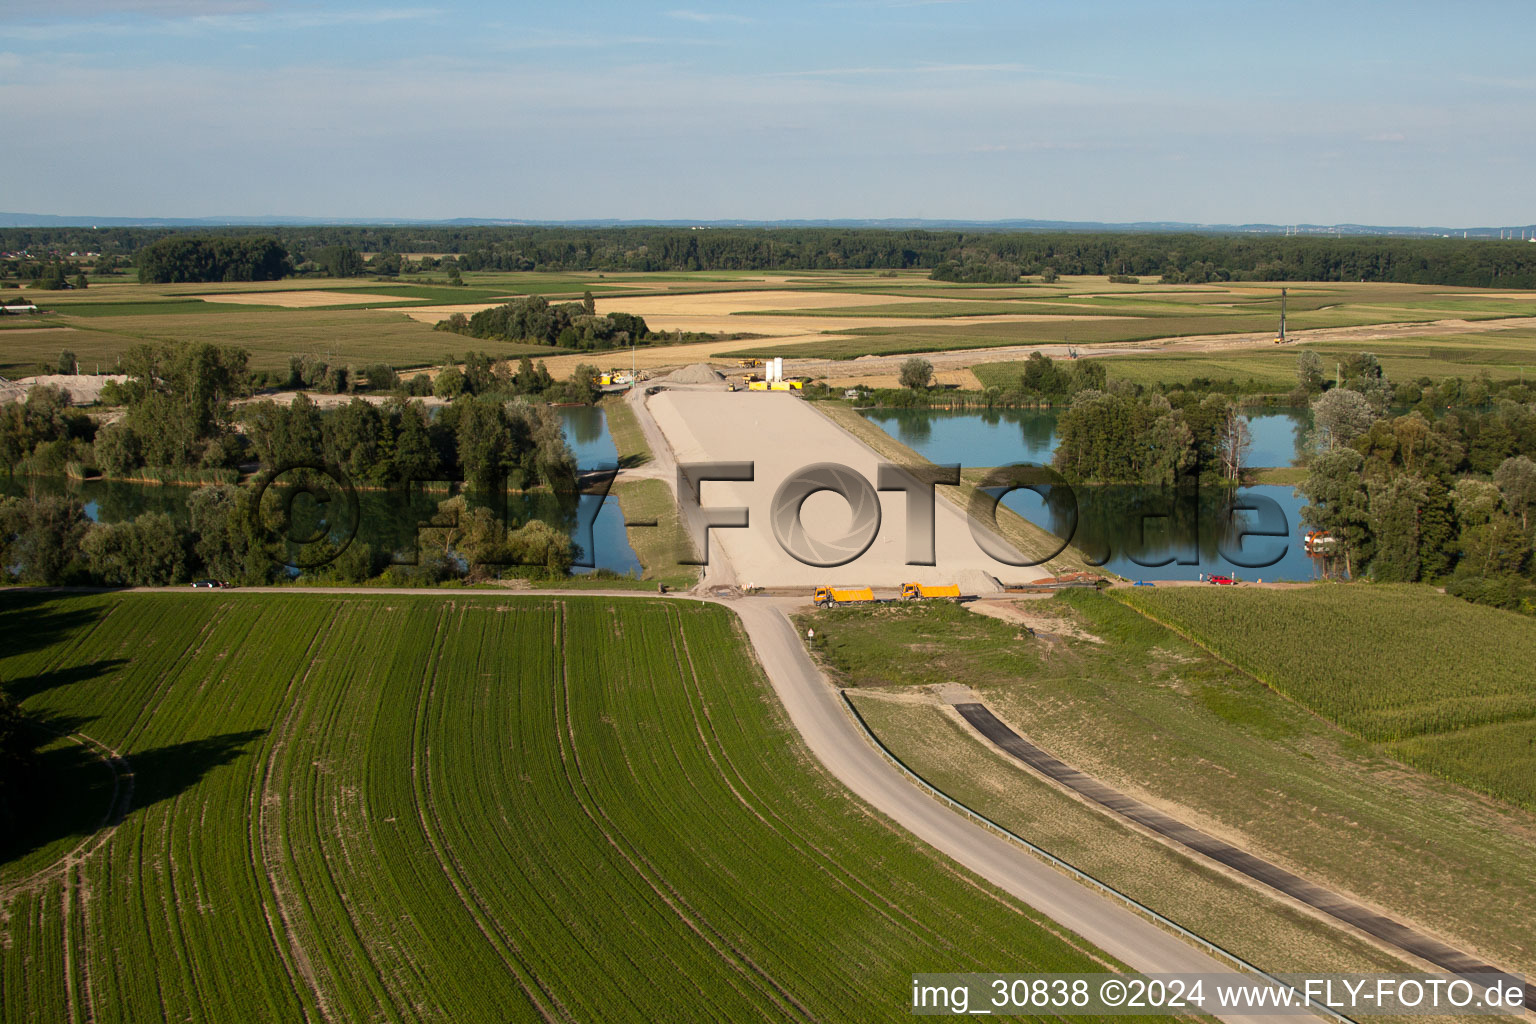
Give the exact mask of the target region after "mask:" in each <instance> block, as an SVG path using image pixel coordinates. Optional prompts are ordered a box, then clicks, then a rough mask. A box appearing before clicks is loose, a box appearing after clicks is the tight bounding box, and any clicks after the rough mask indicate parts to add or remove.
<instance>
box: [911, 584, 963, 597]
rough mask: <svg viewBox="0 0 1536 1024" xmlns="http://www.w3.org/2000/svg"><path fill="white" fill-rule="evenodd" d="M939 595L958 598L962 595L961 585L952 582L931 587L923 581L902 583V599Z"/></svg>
mask: <svg viewBox="0 0 1536 1024" xmlns="http://www.w3.org/2000/svg"><path fill="white" fill-rule="evenodd" d="M938 597H944V598H949V599H950V600H958V599H959V597H960V585H959V584H957V583H951V584H949V586H947V587H930V586H926V585H924V584H922V583H903V584H902V585H901V599H902V600H903V601H913V600H917V599H919V598H938Z"/></svg>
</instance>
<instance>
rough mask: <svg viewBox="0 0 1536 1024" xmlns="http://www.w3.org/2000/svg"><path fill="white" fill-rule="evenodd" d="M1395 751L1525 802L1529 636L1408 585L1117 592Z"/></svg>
mask: <svg viewBox="0 0 1536 1024" xmlns="http://www.w3.org/2000/svg"><path fill="white" fill-rule="evenodd" d="M1117 593H1118V594H1119V596H1120V597H1121V599H1122V600H1124V601H1125V602H1126V603H1127V604H1129V605H1131V606H1132V607H1134V608H1136V609H1138V610H1140V611H1142V612H1144V613H1145V614H1147V615H1150V616H1153V617H1154V618H1156V619H1158V620H1159V621H1162V622H1166V623H1168V624H1169V625H1171V626H1173V627H1174V628H1176V629H1178V630H1180V631H1181V632H1183V633H1185V634H1186V635H1188V636H1190V637H1192V638H1193V639H1195V640H1196V641H1197V642H1199V643H1200V644H1202V645H1204V646H1205V647H1207V648H1209V649H1210V650H1211V651H1213V652H1215V653H1216V654H1217V655H1219V656H1220V657H1222V658H1225V659H1226V660H1228V661H1230V662H1231V663H1232V664H1234V665H1236V666H1237V667H1238V668H1240V669H1242V670H1243V671H1245V672H1248V673H1250V674H1252V675H1254V676H1256V677H1258V678H1259V679H1261V680H1263V681H1264V682H1265V683H1267V684H1268V685H1269V686H1271V687H1273V688H1274V689H1276V690H1278V691H1279V692H1281V693H1283V694H1285V695H1286V696H1288V697H1291V698H1292V699H1294V700H1296V701H1299V702H1300V703H1302V704H1304V705H1305V706H1307V707H1309V708H1312V709H1313V710H1315V711H1317V712H1318V713H1319V714H1321V715H1323V716H1324V717H1325V718H1328V719H1331V720H1332V721H1335V722H1338V723H1339V724H1340V725H1342V726H1344V727H1345V728H1346V729H1349V730H1350V731H1352V732H1355V733H1357V734H1358V735H1360V736H1363V737H1365V738H1366V739H1370V740H1376V741H1380V742H1385V743H1388V744H1390V745H1391V749H1393V750H1394V751H1395V752H1396V753H1398V754H1399V756H1402V757H1404V758H1405V759H1406V760H1408V761H1410V762H1411V763H1415V764H1420V765H1422V766H1424V767H1425V768H1427V769H1429V770H1432V771H1435V772H1437V773H1439V774H1442V775H1446V776H1448V777H1450V778H1454V779H1456V780H1457V781H1460V782H1462V783H1464V784H1466V785H1469V786H1471V787H1473V788H1475V789H1479V790H1482V791H1483V792H1485V793H1489V794H1491V795H1493V796H1498V797H1503V798H1505V799H1507V800H1511V801H1513V802H1515V803H1520V804H1524V805H1525V806H1527V807H1533V808H1536V771H1533V770H1532V769H1533V758H1532V753H1531V742H1532V741H1531V737H1532V735H1533V733H1536V676H1533V675H1532V673H1531V668H1530V667H1531V665H1533V664H1536V630H1532V629H1531V624H1530V620H1529V619H1526V618H1523V617H1521V616H1519V615H1516V614H1514V613H1512V612H1505V611H1499V610H1497V609H1493V608H1485V607H1482V606H1479V605H1474V604H1469V603H1467V602H1464V601H1458V600H1456V599H1454V598H1450V597H1445V596H1442V595H1440V594H1437V593H1436V592H1435V591H1434V590H1433V589H1432V588H1429V587H1423V586H1415V585H1397V586H1371V587H1364V586H1350V587H1343V586H1336V587H1309V588H1306V589H1301V590H1282V591H1270V590H1239V591H1222V592H1220V593H1217V592H1215V591H1213V590H1210V589H1205V588H1188V587H1184V588H1170V589H1165V590H1156V591H1148V592H1142V591H1140V590H1137V591H1122V592H1117Z"/></svg>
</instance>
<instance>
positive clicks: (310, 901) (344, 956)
mask: <svg viewBox="0 0 1536 1024" xmlns="http://www.w3.org/2000/svg"><path fill="white" fill-rule="evenodd" d="M356 611H357V606H356V604H355V603H354V602H351V601H347V602H344V603H343V604H342V607H341V608H340V609H339V610H338V612H337V614H338V616H342V615H345V616H346V618H345V619H344V620H343V621H342V629H343V631H344V632H345V631H347V630H348V629H349V627H350V626H351V625H352V623H351V621H350V618H351V615H352V613H354V612H356ZM326 633H327V636H326V637H325V639H326V640H329V639H331V637H330V636H329V633H330V630H327V631H326ZM348 685H349V684H346V683H343V684H340V685H337V686H335V687H334V688H333V689H331V690H328V691H327V696H328V697H329V699H328V700H327V701H325V703H324V704H321V705H319V706H318V711H317V712H316V713H315V714H314V715H312V716H310V717H309V718H308V719H307V725H306V728H305V730H304V735H305V737H306V739H313V743H312V745H310V746H308V747H306V748H305V749H306V753H307V754H308V755H309V756H308V757H307V758H306V760H308V761H309V766H310V768H311V769H314V772H313V782H312V783H311V784H310V785H309V786H306V787H305V792H301V793H300V794H299V796H300V797H301V798H302V799H305V800H306V801H307V803H308V805H309V815H310V819H309V820H310V821H311V822H313V824H314V830H313V831H311V830H309V829H307V828H306V829H305V830H304V832H303V835H302V839H303V840H304V841H305V842H306V849H308V850H310V851H311V852H314V853H316V854H317V855H318V858H319V860H320V862H321V864H322V865H323V868H324V870H322V871H315V872H312V873H310V874H309V875H308V878H309V879H310V884H309V885H308V886H307V887H306V888H305V890H304V901H305V903H306V904H307V905H309V906H311V907H312V906H314V905H315V902H316V899H317V897H319V898H321V899H322V900H323V899H325V898H326V897H329V900H328V902H327V904H326V906H327V910H329V911H330V916H329V919H328V920H329V924H330V926H331V927H332V929H333V934H336V935H337V937H338V939H339V940H340V941H338V940H337V939H333V940H331V941H325V940H319V944H320V946H321V948H322V949H323V950H324V951H325V952H326V953H328V954H329V956H328V957H327V961H328V963H331V964H334V963H336V962H337V961H342V962H343V963H345V964H346V965H347V966H349V967H350V966H352V964H354V963H356V962H359V960H360V961H361V962H364V963H366V964H367V965H368V966H369V967H371V968H372V971H371V972H365V971H357V972H354V973H351V974H348V975H346V976H345V977H346V980H347V983H345V984H344V983H343V982H341V981H340V980H334V981H333V983H334V984H335V985H336V988H337V989H338V990H341V991H350V992H351V994H352V995H353V996H354V998H358V997H361V996H362V995H363V994H364V993H365V992H366V993H368V994H371V995H373V996H374V998H375V1002H376V1005H377V1006H378V1007H379V1011H378V1012H379V1013H381V1014H385V1015H388V1016H392V1017H393V1019H395V1020H400V1019H402V1011H401V1007H400V1006H399V1001H398V1000H397V999H396V993H395V992H394V991H393V990H392V989H391V988H390V986H389V985H388V984H387V983H386V982H385V981H384V978H383V976H382V975H381V974H380V972H379V969H378V964H377V963H376V962H375V960H374V959H373V956H372V951H371V950H370V948H369V943H368V942H367V941H366V940H365V939H364V938H363V934H362V933H361V932H360V931H359V929H358V925H357V917H356V914H355V913H354V910H353V908H354V906H355V903H354V901H353V900H352V899H350V898H349V897H348V895H347V893H345V892H343V891H342V887H341V886H340V885H339V884H338V883H337V880H336V871H335V870H333V869H332V868H331V864H332V862H333V858H332V856H331V853H330V851H329V850H327V849H325V847H324V845H323V844H324V840H325V835H324V833H323V832H322V831H321V830H320V829H321V823H322V822H324V821H325V820H326V815H325V813H324V806H323V805H322V803H321V802H320V801H321V798H322V797H321V794H322V792H323V790H324V786H325V783H324V778H325V776H326V775H328V774H330V772H329V770H328V769H329V766H330V764H331V762H330V761H329V760H328V758H329V755H330V753H331V750H330V748H329V747H328V746H327V745H326V744H327V743H328V742H329V741H331V740H332V739H333V738H334V737H335V736H336V733H337V731H338V722H339V721H340V719H341V715H342V711H343V709H344V707H345V706H346V705H347V704H348V703H349V701H348V699H347V688H348ZM321 758H327V760H321ZM285 817H287V816H285ZM290 820H291V819H290ZM332 820H334V821H335V822H336V824H337V831H338V833H339V832H341V831H342V825H341V822H342V817H341V815H340V814H334V815H332ZM285 831H286V829H285ZM343 849H345V847H344V846H343ZM294 859H295V861H296V862H297V857H295V858H294ZM338 911H339V913H338ZM343 926H345V935H346V938H349V939H350V942H349V943H348V945H350V946H351V947H352V948H353V950H355V951H356V953H357V954H358V957H357V958H355V959H354V958H353V957H351V956H349V955H348V952H347V949H346V948H345V947H344V946H343V945H342V943H343V942H345V941H346V939H345V938H341V935H342V933H343ZM330 970H331V973H332V975H333V979H334V978H335V977H336V974H337V972H336V971H335V970H334V969H333V968H332V969H330ZM353 980H356V981H357V985H356V986H352V985H351V984H350V983H351V982H352V981H353ZM391 1011H392V1013H391Z"/></svg>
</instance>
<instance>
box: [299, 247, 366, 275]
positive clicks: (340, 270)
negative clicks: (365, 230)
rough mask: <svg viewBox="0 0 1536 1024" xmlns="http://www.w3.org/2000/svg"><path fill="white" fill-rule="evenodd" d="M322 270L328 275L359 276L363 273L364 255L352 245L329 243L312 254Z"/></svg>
mask: <svg viewBox="0 0 1536 1024" xmlns="http://www.w3.org/2000/svg"><path fill="white" fill-rule="evenodd" d="M312 258H313V259H314V261H315V263H316V265H317V266H319V268H320V272H321V273H322V274H324V275H325V276H326V277H359V276H361V275H362V273H363V269H364V268H363V257H362V254H361V253H359V252H358V251H357V250H356V249H354V248H352V247H351V246H350V245H328V246H326V247H324V248H323V249H318V250H316V251H315V252H314V253H313V254H312Z"/></svg>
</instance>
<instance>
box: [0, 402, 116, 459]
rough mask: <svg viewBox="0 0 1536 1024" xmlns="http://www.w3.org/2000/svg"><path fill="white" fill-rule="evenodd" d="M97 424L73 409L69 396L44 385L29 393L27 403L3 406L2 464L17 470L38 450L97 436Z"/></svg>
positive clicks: (0, 413) (0, 410) (0, 426)
mask: <svg viewBox="0 0 1536 1024" xmlns="http://www.w3.org/2000/svg"><path fill="white" fill-rule="evenodd" d="M94 433H95V424H94V423H93V422H92V420H91V418H90V417H89V416H87V415H86V414H85V413H83V412H80V411H79V410H77V409H73V408H71V406H70V400H69V392H67V391H65V390H64V389H63V388H59V387H54V386H52V385H41V386H38V387H34V388H31V389H30V390H29V391H28V392H27V398H26V401H24V402H10V403H8V404H6V405H3V406H0V464H3V466H5V467H6V468H11V467H14V466H15V465H16V464H17V463H19V462H20V461H21V460H22V459H24V458H27V457H29V456H31V455H33V454H34V453H36V452H37V451H39V449H41V448H43V447H45V446H48V445H55V444H57V443H59V442H67V441H70V440H79V441H86V440H89V439H90V438H92V437H93V436H94Z"/></svg>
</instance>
